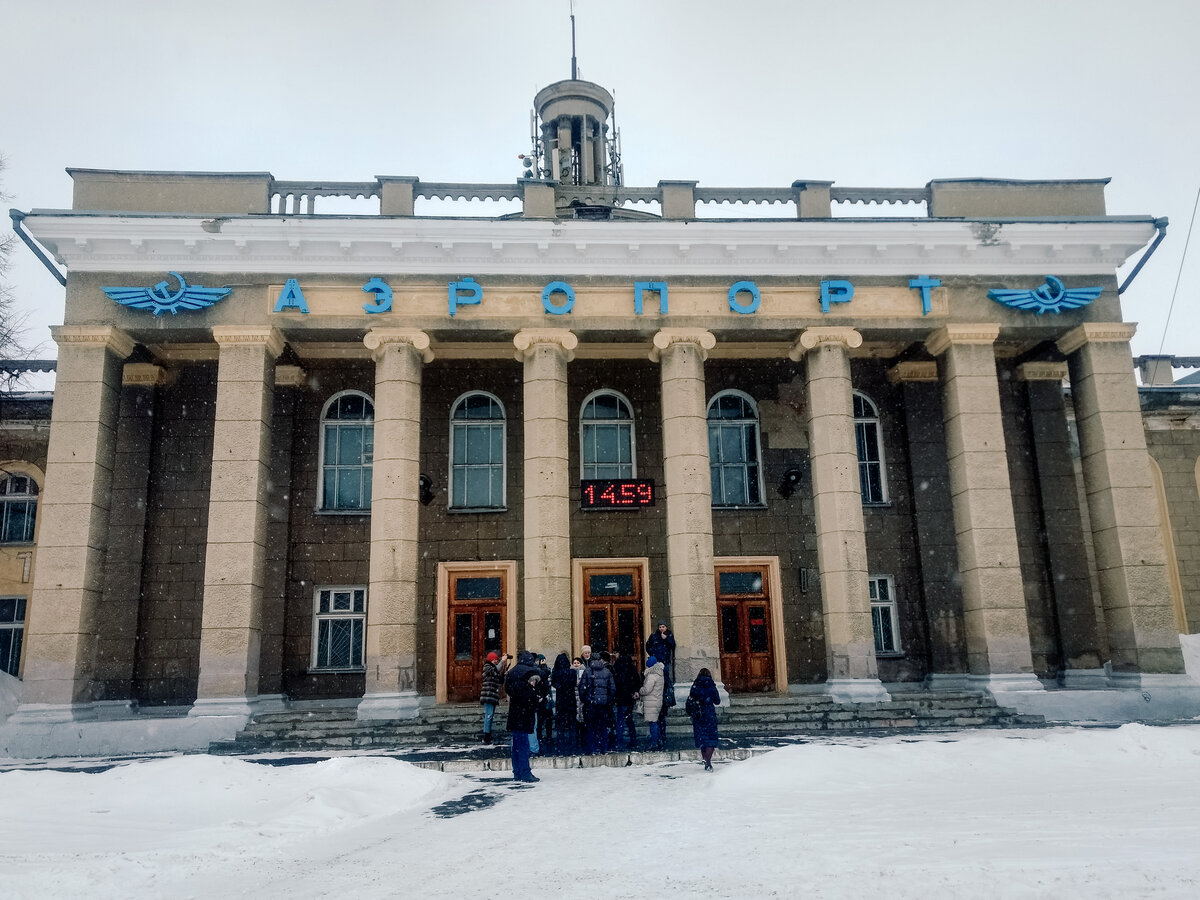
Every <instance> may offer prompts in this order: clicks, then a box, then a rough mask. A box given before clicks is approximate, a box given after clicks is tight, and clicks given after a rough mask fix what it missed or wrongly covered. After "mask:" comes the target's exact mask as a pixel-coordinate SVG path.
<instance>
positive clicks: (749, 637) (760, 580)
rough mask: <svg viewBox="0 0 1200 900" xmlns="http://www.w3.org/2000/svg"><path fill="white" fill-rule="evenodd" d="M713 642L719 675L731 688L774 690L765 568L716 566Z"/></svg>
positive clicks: (739, 690) (769, 609) (735, 689)
mask: <svg viewBox="0 0 1200 900" xmlns="http://www.w3.org/2000/svg"><path fill="white" fill-rule="evenodd" d="M716 577H717V642H718V644H719V646H720V656H721V679H722V680H723V681H724V682H725V688H726V689H727V690H729V691H731V692H742V693H747V692H751V691H773V690H775V655H774V653H773V652H772V649H771V648H772V646H773V644H772V640H771V602H770V599H771V598H770V596H769V595H768V593H767V591H768V587H767V585H768V580H767V569H766V567H761V566H746V567H741V566H739V567H736V568H734V567H720V568H718V569H717V573H716Z"/></svg>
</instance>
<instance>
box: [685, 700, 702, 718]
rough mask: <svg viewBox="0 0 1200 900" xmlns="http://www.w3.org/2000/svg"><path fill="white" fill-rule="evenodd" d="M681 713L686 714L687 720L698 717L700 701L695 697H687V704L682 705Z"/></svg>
mask: <svg viewBox="0 0 1200 900" xmlns="http://www.w3.org/2000/svg"><path fill="white" fill-rule="evenodd" d="M683 711H684V712H685V713H687V714H688V718H689V719H694V718H696V716H698V715H700V701H699V700H697V699H696V698H695V697H688V698H687V703H685V704H684V705H683Z"/></svg>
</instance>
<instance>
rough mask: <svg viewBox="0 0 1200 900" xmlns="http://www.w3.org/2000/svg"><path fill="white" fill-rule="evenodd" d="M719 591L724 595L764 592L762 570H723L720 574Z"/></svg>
mask: <svg viewBox="0 0 1200 900" xmlns="http://www.w3.org/2000/svg"><path fill="white" fill-rule="evenodd" d="M719 585H720V587H719V591H720V594H721V596H722V597H726V596H728V595H730V594H761V593H762V592H763V583H762V573H761V572H755V571H750V572H722V573H721V574H720V576H719Z"/></svg>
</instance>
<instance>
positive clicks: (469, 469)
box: [450, 422, 504, 509]
mask: <svg viewBox="0 0 1200 900" xmlns="http://www.w3.org/2000/svg"><path fill="white" fill-rule="evenodd" d="M451 439H452V440H453V442H454V456H453V460H452V464H451V485H450V489H451V498H450V506H451V508H452V509H503V508H504V423H503V422H488V423H477V422H471V423H462V422H455V423H454V425H453V427H452V429H451Z"/></svg>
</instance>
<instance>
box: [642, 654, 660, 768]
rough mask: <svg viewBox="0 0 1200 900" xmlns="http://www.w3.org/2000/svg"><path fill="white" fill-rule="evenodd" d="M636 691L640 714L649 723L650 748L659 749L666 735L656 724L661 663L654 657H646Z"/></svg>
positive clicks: (658, 710)
mask: <svg viewBox="0 0 1200 900" xmlns="http://www.w3.org/2000/svg"><path fill="white" fill-rule="evenodd" d="M638 693H639V694H640V695H641V698H642V716H643V717H644V718H645V720H646V722H647V723H648V724H649V725H650V749H651V750H661V749H662V748H663V738H665V737H666V735H664V734H663V733H662V731H661V730H660V729H659V724H658V715H659V713H660V712H661V711H662V702H663V664H662V663H660V662H659V661H658V659H657V658H656V657H653V656H650V657H647V658H646V674H645V675H644V676H642V688H641V690H640V691H639V692H638Z"/></svg>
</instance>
